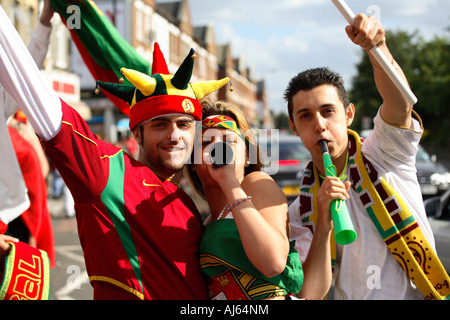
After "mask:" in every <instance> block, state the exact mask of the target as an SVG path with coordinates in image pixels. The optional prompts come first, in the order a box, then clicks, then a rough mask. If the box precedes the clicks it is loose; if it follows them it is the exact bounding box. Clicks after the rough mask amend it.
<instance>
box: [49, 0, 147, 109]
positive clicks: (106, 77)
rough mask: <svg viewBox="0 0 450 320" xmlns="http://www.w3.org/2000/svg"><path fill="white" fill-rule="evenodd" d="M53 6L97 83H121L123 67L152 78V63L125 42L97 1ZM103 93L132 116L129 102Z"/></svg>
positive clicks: (62, 0) (56, 0)
mask: <svg viewBox="0 0 450 320" xmlns="http://www.w3.org/2000/svg"><path fill="white" fill-rule="evenodd" d="M52 5H53V8H54V10H55V11H56V12H58V13H59V15H60V16H61V19H62V20H63V22H64V23H65V25H66V26H67V28H68V29H69V31H70V33H71V35H72V39H73V41H74V42H75V45H76V46H77V48H78V50H79V52H80V54H81V56H82V58H83V60H84V62H85V63H86V66H87V67H88V69H89V71H90V72H91V74H92V76H93V78H94V79H95V80H96V81H98V80H100V81H104V82H116V83H119V79H120V78H121V75H120V69H121V68H123V67H125V68H129V69H133V70H137V71H140V72H142V73H145V74H151V67H150V63H149V62H148V61H146V60H145V59H144V58H143V57H142V56H141V55H140V54H139V53H137V52H136V50H135V49H134V48H133V47H132V46H131V45H130V44H129V43H128V42H127V41H126V40H125V39H123V38H122V36H121V35H120V34H119V32H118V31H117V29H116V27H115V26H114V25H113V24H112V23H111V22H110V21H109V19H108V18H107V17H106V16H105V15H104V14H103V13H102V12H101V11H100V10H99V9H98V8H97V6H96V5H95V3H94V1H90V0H52ZM125 81H127V80H126V79H125ZM103 93H104V94H105V96H106V97H108V98H109V99H110V100H111V101H112V102H113V103H114V104H115V105H116V106H117V108H119V110H120V111H122V112H123V113H125V114H127V115H129V114H130V106H129V105H128V104H127V103H126V102H124V101H122V100H121V99H119V98H117V97H115V96H114V95H111V94H110V93H108V92H106V91H103Z"/></svg>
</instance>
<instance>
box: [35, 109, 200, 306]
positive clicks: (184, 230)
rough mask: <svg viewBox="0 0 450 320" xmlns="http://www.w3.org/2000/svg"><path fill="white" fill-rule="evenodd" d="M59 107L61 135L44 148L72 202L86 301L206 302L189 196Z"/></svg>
mask: <svg viewBox="0 0 450 320" xmlns="http://www.w3.org/2000/svg"><path fill="white" fill-rule="evenodd" d="M62 110H63V121H62V128H61V131H60V132H59V133H58V135H57V136H56V137H55V138H53V139H52V140H51V141H48V142H44V144H45V146H46V152H47V154H48V155H49V157H50V159H51V161H52V162H53V163H54V164H55V166H56V167H57V169H58V171H59V172H60V173H61V176H62V177H63V179H64V181H65V182H66V184H67V186H68V187H69V189H70V190H71V192H72V195H73V197H74V200H75V209H76V212H77V214H76V217H77V222H78V233H79V237H80V242H81V246H82V247H83V251H84V257H85V262H86V268H87V272H88V274H89V278H90V281H91V283H92V285H93V287H94V299H154V300H163V299H164V300H166V299H167V300H178V299H187V300H190V299H207V289H206V284H205V281H204V279H203V278H202V275H201V270H200V264H199V257H198V246H199V243H200V239H201V236H202V233H203V228H202V224H201V220H200V215H199V213H198V210H197V208H196V207H195V205H194V203H193V202H192V200H191V198H190V197H189V196H188V195H187V194H186V193H185V192H184V191H183V190H181V189H180V188H179V187H177V186H175V185H174V184H173V183H171V182H169V181H164V180H161V179H160V178H158V177H157V176H156V175H155V174H154V173H153V172H152V171H151V170H150V169H149V168H148V167H146V166H144V165H143V164H141V163H140V162H138V161H136V160H134V159H133V158H132V157H130V156H128V155H127V154H126V153H124V152H123V150H122V149H120V148H117V147H115V146H113V145H111V144H108V143H105V142H103V141H102V140H100V139H98V137H97V136H96V135H94V134H93V133H92V132H91V131H90V129H89V127H88V126H87V124H86V122H85V121H84V120H83V119H82V118H81V117H80V116H79V115H78V113H77V112H76V111H74V110H73V109H72V108H71V107H69V106H67V105H66V104H65V103H64V102H62Z"/></svg>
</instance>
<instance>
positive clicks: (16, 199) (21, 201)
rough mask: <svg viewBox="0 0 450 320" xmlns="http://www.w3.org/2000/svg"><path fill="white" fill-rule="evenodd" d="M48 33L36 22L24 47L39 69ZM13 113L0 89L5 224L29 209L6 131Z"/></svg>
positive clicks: (0, 207)
mask: <svg viewBox="0 0 450 320" xmlns="http://www.w3.org/2000/svg"><path fill="white" fill-rule="evenodd" d="M2 19H3V18H2ZM2 21H4V20H2ZM2 23H3V22H2ZM50 32H51V27H46V26H44V25H42V24H41V23H38V25H37V26H36V29H35V30H34V31H33V33H32V37H31V42H30V44H29V45H28V51H29V52H30V54H31V56H32V57H33V59H34V61H35V62H36V64H37V65H38V66H39V67H40V66H42V64H43V62H44V59H45V56H46V55H47V49H48V43H49V39H50ZM17 110H18V106H17V103H16V101H15V100H14V99H13V98H12V97H11V96H10V95H9V94H8V93H7V92H6V91H5V90H4V88H3V87H0V150H1V152H0V163H1V169H0V199H1V201H0V220H2V221H3V222H4V223H6V224H8V223H9V222H11V221H12V220H14V219H16V218H17V217H18V216H19V215H21V214H22V213H23V212H24V211H25V210H27V209H28V207H29V206H30V201H29V198H28V194H27V188H26V185H25V182H24V180H23V177H22V172H21V170H20V166H19V163H18V161H17V158H16V156H15V153H14V149H13V146H12V144H11V141H10V139H9V134H8V128H7V119H8V118H9V117H10V116H12V115H13V114H14V113H15V112H16V111H17Z"/></svg>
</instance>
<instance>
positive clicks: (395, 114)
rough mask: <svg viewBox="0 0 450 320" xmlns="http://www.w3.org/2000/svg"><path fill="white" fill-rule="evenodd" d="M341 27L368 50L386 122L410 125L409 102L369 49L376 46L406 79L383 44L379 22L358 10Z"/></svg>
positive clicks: (383, 34) (403, 125)
mask: <svg viewBox="0 0 450 320" xmlns="http://www.w3.org/2000/svg"><path fill="white" fill-rule="evenodd" d="M345 30H346V32H347V35H348V37H349V38H350V39H351V40H352V41H353V43H355V44H357V45H359V46H361V47H362V48H363V49H364V50H365V51H366V52H368V53H369V57H370V61H371V62H372V65H373V70H374V77H375V82H376V85H377V88H378V91H379V93H380V95H381V97H382V98H383V106H382V107H381V111H380V112H381V116H382V117H383V119H384V120H385V121H386V122H388V123H390V124H392V125H396V126H401V127H407V128H410V127H411V126H412V118H411V116H412V109H413V106H412V105H411V104H410V103H408V101H407V100H406V99H405V98H404V96H403V95H402V93H401V92H400V90H398V89H397V87H396V86H395V84H394V83H393V82H392V80H391V79H390V77H389V76H388V75H387V73H386V72H385V71H384V70H383V69H382V68H381V67H380V65H379V64H378V63H377V61H376V60H375V58H374V57H373V56H372V54H371V53H370V50H371V49H372V48H374V47H375V46H378V47H379V48H380V49H381V51H382V52H383V53H384V54H385V55H386V57H387V59H388V60H389V61H391V63H392V65H393V66H394V68H395V69H396V70H397V72H398V73H399V74H400V76H401V77H402V78H403V79H404V80H405V82H406V83H407V79H406V77H405V75H404V73H403V71H402V69H401V68H400V66H399V65H398V64H397V62H396V61H395V60H394V57H393V56H392V54H391V53H390V51H389V48H388V46H387V44H386V37H385V31H384V29H383V27H382V26H381V24H380V22H379V21H378V20H377V19H376V18H375V17H373V16H366V15H365V14H359V15H357V16H356V17H355V20H354V23H353V25H349V26H347V27H346V29H345Z"/></svg>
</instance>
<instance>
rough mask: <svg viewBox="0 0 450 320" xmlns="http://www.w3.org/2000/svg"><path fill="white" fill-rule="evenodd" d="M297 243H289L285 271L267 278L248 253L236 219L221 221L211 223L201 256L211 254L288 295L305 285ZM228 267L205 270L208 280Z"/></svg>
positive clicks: (201, 244) (206, 233)
mask: <svg viewBox="0 0 450 320" xmlns="http://www.w3.org/2000/svg"><path fill="white" fill-rule="evenodd" d="M294 244H295V241H292V242H291V243H290V252H289V255H288V259H287V262H286V268H285V269H284V271H283V272H282V273H281V274H279V275H278V276H275V277H272V278H267V277H265V276H264V275H263V274H262V273H261V272H259V271H258V269H256V268H255V267H254V266H253V264H252V263H251V262H250V260H249V259H248V258H247V255H246V254H245V251H244V247H243V246H242V242H241V238H240V236H239V231H238V229H237V226H236V223H235V221H234V220H233V219H220V220H216V221H214V222H212V223H211V224H210V225H209V226H208V227H207V228H206V229H205V233H204V235H203V238H202V241H201V243H200V256H202V255H212V256H215V257H218V258H220V259H223V260H225V261H226V262H227V264H228V265H232V266H233V268H235V269H238V270H240V271H243V272H245V273H247V274H250V275H252V276H254V277H257V278H259V279H260V280H262V281H263V282H269V283H272V284H274V285H277V286H279V287H281V288H283V289H284V290H286V291H287V292H288V293H294V294H295V293H298V292H300V290H301V288H302V284H303V270H302V265H301V262H300V258H299V255H298V253H297V251H296V250H295V249H294ZM227 268H228V266H226V265H223V266H219V267H205V268H204V267H203V266H202V271H203V273H204V274H205V275H206V276H207V277H212V276H215V275H218V274H220V273H222V272H224V271H225V270H226V269H227Z"/></svg>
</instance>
